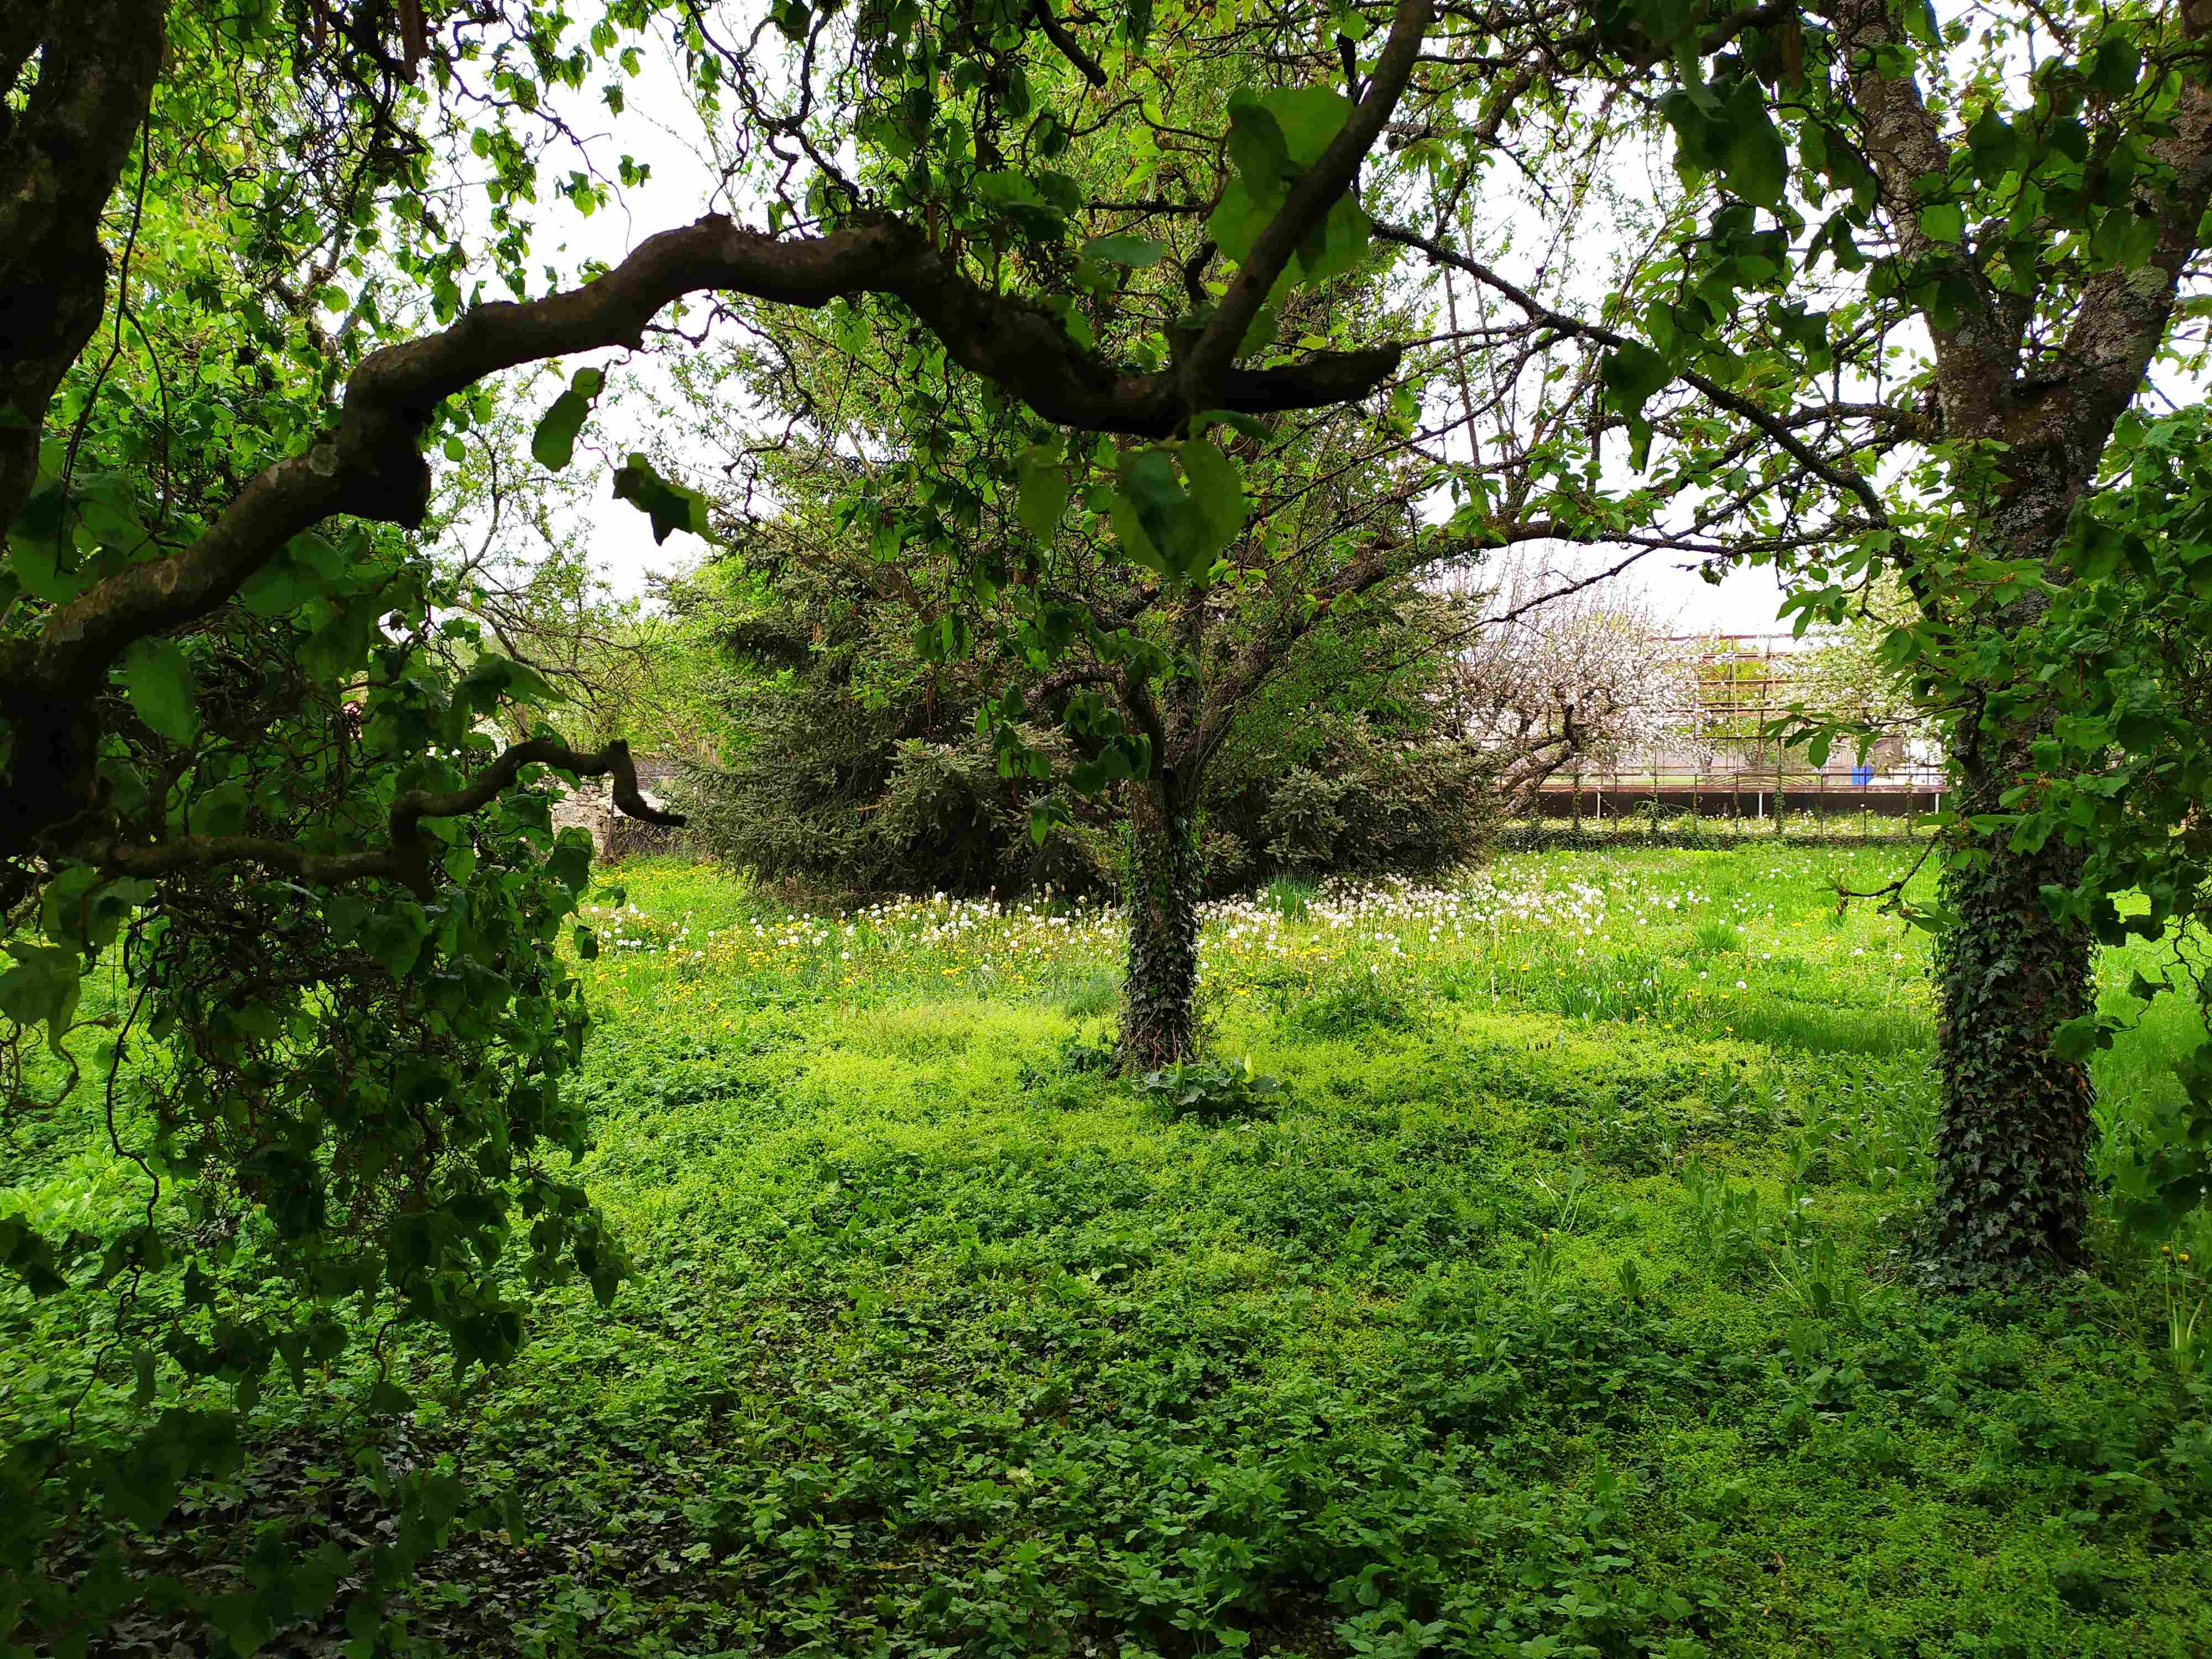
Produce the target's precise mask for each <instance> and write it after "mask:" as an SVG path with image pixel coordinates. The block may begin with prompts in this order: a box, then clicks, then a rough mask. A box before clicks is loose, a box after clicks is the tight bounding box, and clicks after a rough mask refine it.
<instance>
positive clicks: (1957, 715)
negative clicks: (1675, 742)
mask: <svg viewBox="0 0 2212 1659" xmlns="http://www.w3.org/2000/svg"><path fill="white" fill-rule="evenodd" d="M2207 27H2212V13H2208V12H2206V11H2205V10H2204V9H2203V8H2202V7H2198V6H2195V5H2189V4H2184V5H2177V6H2153V5H2143V6H2126V7H2121V8H2118V9H2106V10H2103V11H2100V12H2098V13H2096V14H2095V15H2083V16H2081V17H2078V18H2068V19H2057V18H2054V17H2052V16H2051V15H2049V14H2047V13H2045V12H2044V11H2042V10H2040V9H2034V8H2020V9H2000V10H1998V11H1996V12H1984V13H1978V14H1975V15H1973V16H1972V17H1964V16H1962V17H1960V18H1957V19H1954V20H1951V21H1940V20H1939V19H1938V18H1937V16H1936V14H1935V13H1933V12H1931V11H1929V10H1928V9H1925V8H1923V7H1918V6H1913V5H1900V6H1891V5H1889V4H1887V3H1885V0H1833V3H1825V4H1818V5H1812V6H1804V7H1800V6H1795V5H1790V6H1784V7H1781V8H1767V7H1761V8H1757V9H1730V8H1727V7H1714V8H1710V9H1706V8H1693V9H1691V10H1689V11H1686V12H1685V11H1682V10H1680V9H1673V8H1661V7H1658V6H1656V5H1648V6H1647V5H1643V4H1630V5H1626V6H1623V7H1620V8H1618V9H1605V10H1602V11H1601V12H1599V13H1598V14H1596V15H1595V16H1594V17H1593V19H1592V27H1589V28H1588V29H1587V30H1583V29H1579V28H1577V29H1571V30H1570V31H1569V32H1568V33H1565V35H1563V36H1562V37H1560V38H1559V41H1558V45H1559V50H1560V51H1561V52H1562V53H1565V52H1568V51H1569V50H1570V49H1571V48H1579V49H1582V50H1585V51H1588V52H1590V53H1592V54H1593V56H1594V58H1595V60H1597V61H1591V60H1581V61H1583V62H1589V79H1590V81H1591V82H1593V83H1595V84H1601V85H1605V86H1608V87H1611V88H1616V89H1618V90H1619V91H1621V92H1626V93H1632V94H1634V95H1636V96H1638V97H1641V98H1644V99H1646V100H1650V104H1651V106H1652V107H1654V109H1655V110H1656V112H1657V118H1659V119H1662V120H1663V122H1664V124H1665V132H1666V139H1667V142H1668V145H1669V146H1670V151H1671V159H1672V160H1673V161H1674V166H1675V169H1676V171H1677V173H1678V176H1679V178H1680V181H1681V185H1682V191H1681V194H1680V197H1678V198H1676V199H1675V200H1674V202H1673V203H1672V204H1670V206H1671V210H1672V211H1673V213H1674V228H1673V229H1672V230H1671V231H1670V232H1669V233H1668V234H1666V235H1664V236H1663V237H1662V242H1663V244H1664V246H1665V249H1666V257H1664V258H1658V259H1654V260H1651V261H1650V262H1648V263H1646V264H1644V265H1643V266H1642V267H1641V268H1640V269H1639V270H1638V271H1637V272H1636V273H1634V274H1633V276H1632V280H1630V281H1629V282H1627V283H1623V284H1621V285H1620V288H1619V289H1618V290H1617V291H1616V292H1615V293H1614V294H1613V295H1611V296H1609V297H1608V298H1607V300H1606V301H1602V302H1601V303H1599V304H1597V305H1595V306H1590V307H1572V308H1570V307H1558V306H1555V305H1551V304H1547V303H1546V302H1544V301H1540V300H1537V299H1536V298H1534V296H1531V295H1526V294H1525V293H1522V291H1521V290H1519V289H1518V287H1517V285H1516V284H1515V283H1512V282H1511V281H1510V279H1508V278H1506V277H1504V276H1502V275H1501V274H1500V273H1498V271H1497V270H1494V269H1493V268H1492V267H1491V266H1490V265H1489V264H1486V262H1484V261H1483V260H1481V259H1480V258H1472V257H1469V255H1468V252H1466V251H1465V250H1463V249H1462V248H1459V247H1455V246H1452V245H1451V239H1450V233H1449V227H1448V226H1442V227H1439V228H1437V230H1436V231H1434V232H1429V231H1424V230H1419V229H1416V228H1400V227H1396V226H1392V225H1383V226H1378V228H1377V233H1376V234H1378V235H1381V236H1383V237H1386V238H1390V239H1395V240H1398V241H1400V242H1401V244H1402V245H1404V246H1411V247H1416V248H1419V249H1421V250H1423V251H1424V252H1427V253H1428V254H1429V255H1430V257H1431V258H1432V259H1433V260H1435V261H1436V262H1437V264H1440V265H1443V266H1448V267H1449V268H1451V269H1453V270H1456V271H1458V272H1460V273H1461V274H1462V275H1464V276H1467V277H1468V278H1469V279H1471V280H1472V281H1473V282H1474V283H1475V284H1477V285H1478V286H1479V287H1480V289H1483V290H1484V291H1486V292H1488V293H1490V294H1492V295H1495V296H1497V297H1498V301H1499V302H1500V303H1501V304H1504V305H1509V306H1510V307H1513V308H1514V309H1515V310H1516V312H1517V313H1519V314H1520V315H1522V316H1524V317H1527V318H1529V319H1536V320H1541V321H1542V322H1544V323H1546V324H1547V325H1549V326H1552V327H1553V328H1557V329H1559V330H1560V331H1563V332H1571V333H1573V334H1574V335H1575V336H1576V337H1579V338H1582V339H1584V340H1589V341H1593V342H1596V343H1600V344H1601V345H1602V347H1603V348H1604V350H1605V361H1604V365H1603V370H1602V380H1603V386H1604V395H1605V398H1606V402H1607V411H1608V415H1607V418H1608V419H1609V420H1612V421H1617V422H1618V423H1619V427H1618V430H1619V432H1620V435H1621V436H1622V437H1625V438H1626V441H1627V448H1628V450H1629V453H1630V457H1629V458H1630V459H1631V461H1632V464H1633V465H1636V466H1637V467H1639V468H1643V469H1645V470H1646V475H1647V476H1648V477H1650V479H1651V480H1652V482H1653V483H1655V484H1656V485H1657V486H1658V493H1659V494H1660V495H1662V497H1666V496H1679V497H1680V500H1681V501H1685V502H1697V503H1699V504H1700V510H1703V509H1704V507H1705V505H1707V504H1709V503H1710V502H1711V501H1712V500H1714V499H1715V498H1717V497H1718V498H1727V497H1733V498H1734V499H1735V500H1736V501H1737V502H1738V503H1739V508H1740V510H1739V512H1738V514H1737V517H1736V520H1735V532H1734V539H1735V552H1734V554H1733V555H1732V556H1735V557H1740V558H1755V559H1759V560H1762V561H1767V562H1773V563H1775V564H1777V565H1778V566H1779V567H1781V568H1782V569H1783V570H1784V574H1785V575H1786V577H1787V578H1788V580H1789V581H1790V586H1791V590H1792V592H1791V597H1790V606H1791V607H1792V608H1794V609H1796V610H1797V611H1800V612H1802V614H1804V615H1805V616H1806V617H1808V619H1811V618H1820V617H1826V618H1827V619H1830V620H1836V621H1840V620H1841V619H1842V617H1843V616H1844V613H1845V611H1846V610H1847V608H1848V606H1849V604H1850V597H1851V595H1852V593H1853V592H1854V591H1856V590H1858V589H1861V588H1863V587H1864V586H1867V585H1868V584H1870V583H1879V582H1881V581H1883V580H1887V579H1891V578H1894V579H1895V580H1898V581H1899V582H1900V583H1901V584H1902V585H1903V586H1904V588H1905V591H1906V592H1908V593H1909V594H1910V595H1911V600H1912V604H1913V614H1912V615H1911V617H1910V618H1909V619H1908V620H1906V621H1905V623H1902V624H1900V625H1899V626H1898V627H1897V628H1895V629H1893V630H1892V631H1891V633H1890V635H1889V637H1888V640H1887V644H1886V647H1885V653H1886V656H1887V659H1888V660H1889V661H1890V662H1891V663H1893V665H1895V666H1896V667H1897V668H1898V669H1899V671H1902V672H1904V673H1905V674H1907V675H1909V676H1910V678H1911V680H1912V682H1913V684H1914V686H1915V688H1916V695H1917V698H1918V700H1919V702H1920V704H1921V706H1922V708H1923V709H1925V710H1927V711H1928V712H1929V714H1931V715H1932V716H1933V717H1935V718H1936V719H1937V720H1940V722H1941V723H1942V728H1943V730H1944V732H1945V736H1946V740H1947V743H1948V750H1949V756H1950V763H1951V766H1952V769H1953V771H1954V774H1955V782H1954V787H1955V788H1956V789H1957V791H1958V792H1959V796H1958V799H1959V805H1958V810H1957V811H1955V812H1954V813H1952V814H1950V815H1949V816H1948V818H1947V826H1948V836H1947V840H1946V850H1945V859H1944V877H1943V904H1942V909H1941V913H1940V914H1939V915H1937V916H1936V917H1934V918H1932V919H1933V920H1936V921H1942V922H1943V923H1944V924H1945V925H1944V927H1943V939H1942V949H1941V952H1940V969H1939V979H1940V984H1941V1000H1942V1020H1941V1026H1940V1029H1941V1061H1942V1075H1943V1079H1944V1088H1945V1106H1944V1110H1943V1114H1942V1129H1941V1134H1940V1146H1939V1159H1938V1167H1939V1171H1940V1182H1939V1194H1938V1196H1937V1199H1936V1203H1935V1205H1934V1206H1933V1208H1932V1211H1931V1212H1930V1214H1929V1218H1928V1226H1927V1229H1926V1243H1927V1245H1928V1249H1929V1255H1930V1257H1931V1260H1932V1261H1934V1262H1935V1263H1936V1265H1937V1266H1938V1267H1939V1268H1940V1270H1941V1271H1942V1273H1944V1274H1946V1275H1947V1276H1950V1277H1954V1278H1956V1279H1962V1280H1966V1281H1975V1282H1978V1281H1983V1280H1987V1279H2008V1278H2015V1277H2018V1276H2020V1275H2022V1274H2025V1273H2033V1272H2037V1271H2040V1270H2041V1269H2042V1268H2043V1267H2045V1266H2047V1265H2049V1264H2051V1263H2053V1262H2057V1263H2067V1262H2072V1261H2078V1260H2079V1259H2080V1258H2081V1252H2082V1249H2083V1237H2084V1229H2085V1226H2086V1224H2087V1214H2088V1201H2087V1200H2088V1147H2089V1137H2090V1134H2091V1133H2092V1117H2091V1091H2090V1085H2089V1081H2088V1078H2087V1073H2086V1071H2085V1070H2084V1069H2083V1066H2082V1065H2081V1058H2082V1054H2083V1052H2084V1051H2083V1048H2082V1046H2081V1033H2082V1032H2083V1031H2085V1030H2091V1029H2093V1025H2094V1021H2093V1018H2092V1017H2091V1009H2090V959H2091V951H2092V949H2093V944H2094V941H2095V939H2096V938H2097V937H2098V936H2099V933H2100V931H2101V932H2104V933H2110V932H2112V930H2113V927H2115V926H2116V924H2110V923H2100V922H2098V921H2094V920H2093V918H2096V917H2100V916H2105V915H2107V913H2108V912H2109V910H2110V904H2111V894H2110V893H2109V892H2108V891H2103V890H2100V889H2099V887H2098V886H2097V884H2096V881H2095V876H2096V875H2097V873H2098V872H2105V871H2109V870H2110V869H2111V867H2112V866H2111V863H2110V861H2108V860H2105V859H2104V858H2102V857H2100V856H2090V855H2092V854H2094V851H2095V844H2094V836H2095V834H2096V833H2097V831H2096V830H2095V829H2092V828H2091V827H2090V826H2088V825H2087V824H2085V823H2080V822H2075V821H2071V820H2065V819H2063V818H2061V817H2055V816H2054V815H2053V814H2052V813H2051V811H2050V810H2049V809H2048V807H2047V806H2046V805H2045V802H2046V799H2047V792H2048V791H2049V790H2050V789H2051V787H2052V785H2053V779H2052V777H2051V769H2050V765H2049V762H2050V760H2051V758H2054V757H2055V753H2054V751H2052V750H2051V749H2050V747H2049V746H2050V745H2051V744H2054V743H2057V744H2061V745H2062V746H2063V739H2062V738H2059V737H2058V736H2057V720H2058V719H2059V718H2060V714H2061V711H2062V707H2063V700H2062V699H2061V698H2060V697H2059V696H2057V694H2056V692H2055V691H2054V690H2053V689H2052V688H2053V680H2052V675H2053V673H2054V671H2058V670H2059V669H2060V668H2061V667H2062V665H2060V664H2058V663H2057V662H2056V661H2054V660H2053V659H2046V658H2043V657H2040V656H2029V655H2027V654H2025V652H2024V649H2023V647H2042V646H2044V645H2045V644H2047V643H2048V642H2049V641H2050V640H2051V638H2052V637H2053V636H2052V635H2051V633H2050V632H2049V631H2048V630H2046V629H2045V627H2044V626H2043V622H2044V619H2045V617H2047V616H2048V615H2049V613H2050V612H2051V608H2052V606H2053V604H2054V602H2055V600H2056V599H2057V598H2058V596H2060V595H2063V593H2064V592H2066V590H2067V589H2068V588H2069V586H2071V585H2072V584H2073V583H2074V582H2075V581H2076V580H2079V578H2080V577H2081V574H2082V572H2083V570H2084V569H2085V568H2091V569H2093V568H2096V567H2095V564H2094V560H2093V556H2092V555H2091V554H2090V552H2089V551H2088V549H2087V546H2085V544H2084V542H2083V540H2082V538H2083V537H2084V536H2085V535H2087V534H2088V533H2089V531H2090V526H2092V524H2093V518H2085V516H2084V511H2083V507H2084V501H2085V497H2086V496H2087V492H2088V491H2089V489H2090V487H2091V485H2092V483H2093V480H2094V479H2095V478H2096V477H2097V476H2098V474H2099V471H2100V467H2101V466H2103V465H2105V464H2106V458H2107V456H2108V455H2109V454H2110V453H2111V452H2112V444H2113V441H2114V437H2115V434H2116V432H2118V431H2119V430H2120V428H2121V425H2122V422H2123V421H2124V418H2125V417H2127V416H2128V413H2129V411H2130V408H2131V407H2132V406H2133V405H2134V404H2135V403H2136V400H2137V399H2138V398H2139V397H2141V396H2142V393H2143V392H2144V390H2145V387H2146V385H2147V377H2148V376H2149V375H2150V374H2152V372H2153V371H2154V369H2155V368H2157V367H2158V366H2160V364H2161V363H2162V362H2172V363H2176V364H2179V365H2184V366H2186V365H2190V364H2194V363H2197V362H2200V361H2201V346H2200V345H2199V343H2198V333H2199V329H2200V322H2199V319H2197V317H2196V314H2195V313H2197V311H2198V310H2199V309H2201V307H2198V306H2197V304H2196V302H2195V301H2185V300H2184V298H2183V295H2184V290H2185V285H2187V284H2188V283H2189V282H2190V280H2191V278H2190V272H2191V268H2192V265H2193V263H2194V261H2195V260H2196V259H2197V255H2198V252H2199V251H2200V248H2201V246H2202V237H2203V223H2204V212H2205V208H2206V204H2207V200H2208V197H2209V196H2212V83H2208V81H2207V78H2206V71H2205V70H2204V68H2203V45H2202V42H2203V34H2204V32H2205V30H2206V28H2207ZM1562 61H1569V60H1567V59H1565V58H1562ZM1576 118H1577V117H1576V116H1575V115H1574V114H1573V113H1571V112H1570V113H1569V114H1568V115H1567V116H1565V120H1566V121H1567V122H1568V123H1569V124H1570V125H1571V124H1572V122H1573V121H1574V120H1575V119H1576ZM1468 130H1469V129H1468V128H1466V127H1462V131H1468ZM1824 301H1825V302H1826V307H1825V308H1823V302H1824ZM1674 510H1675V511H1677V512H1680V510H1682V509H1680V507H1678V508H1676V509H1674ZM1662 523H1663V521H1662ZM1710 539H1711V530H1710V527H1709V526H1708V527H1706V528H1705V529H1703V530H1702V531H1701V532H1700V534H1699V537H1698V538H1696V543H1695V544H1696V545H1698V546H1699V549H1700V550H1703V549H1704V548H1705V547H1706V546H1708V545H1710ZM1686 544H1688V543H1687V542H1686ZM2089 545H2093V544H2089ZM2143 574H2144V579H2145V580H2148V579H2149V578H2148V569H2146V571H2145V572H2144V573H2143ZM1808 735H1809V736H1810V737H1811V741H1812V744H1813V746H1814V749H1815V750H1816V751H1820V750H1824V749H1825V747H1826V739H1825V738H1823V737H1821V736H1820V735H1819V734H1817V733H1813V734H1808ZM2177 827H2178V826H2177V823H2175V822H2174V821H2173V820H2172V819H2170V818H2169V819H2167V820H2166V821H2165V822H2163V823H2160V822H2157V821H2155V820H2147V821H2144V822H2143V823H2140V824H2138V825H2136V827H2135V828H2134V829H2131V831H2130V835H2131V836H2140V837H2147V838H2148V840H2149V841H2151V842H2155V841H2157V840H2159V839H2160V838H2162V837H2166V836H2171V834H2172V831H2173V829H2175V828H2177ZM2085 856H2088V857H2089V862H2088V863H2086V864H2085ZM2169 915H2170V913H2168V912H2166V911H2165V910H2163V909H2160V910H2156V911H2154V914H2153V915H2149V916H2148V917H2143V918H2140V919H2138V920H2136V921H2134V922H2133V923H2131V924H2130V925H2132V926H2134V927H2137V928H2138V929H2144V928H2148V929H2151V930H2156V929H2158V928H2160V927H2164V926H2165V925H2166V921H2168V920H2169Z"/></svg>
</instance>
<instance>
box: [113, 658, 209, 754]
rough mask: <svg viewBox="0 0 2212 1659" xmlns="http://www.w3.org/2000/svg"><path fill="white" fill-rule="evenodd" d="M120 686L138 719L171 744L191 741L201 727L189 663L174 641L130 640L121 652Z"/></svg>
mask: <svg viewBox="0 0 2212 1659" xmlns="http://www.w3.org/2000/svg"><path fill="white" fill-rule="evenodd" d="M123 689H124V690H125V691H126V692H127V693H129V695H130V697H131V708H134V709H136V710H137V714H138V718H139V719H140V720H143V721H145V722H146V724H147V725H149V726H152V727H153V728H154V730H155V731H156V732H159V733H161V736H163V737H165V738H168V740H169V741H170V742H172V743H190V742H191V740H192V737H193V734H194V733H196V732H198V730H199V729H200V715H199V708H198V703H197V697H196V696H195V694H194V691H193V686H192V667H191V663H190V662H189V661H187V660H186V659H185V652H184V647H182V646H179V644H178V643H177V642H176V641H174V640H160V639H145V640H137V641H132V643H131V648H130V649H129V650H128V651H126V652H125V653H123Z"/></svg>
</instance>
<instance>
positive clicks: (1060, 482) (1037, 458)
mask: <svg viewBox="0 0 2212 1659" xmlns="http://www.w3.org/2000/svg"><path fill="white" fill-rule="evenodd" d="M1019 470H1020V476H1021V493H1020V495H1019V496H1018V499H1017V501H1016V502H1015V507H1014V511H1015V513H1016V514H1017V515H1018V517H1019V518H1020V519H1021V521H1022V527H1023V528H1024V529H1025V530H1027V531H1028V532H1030V535H1032V536H1034V537H1036V538H1037V539H1038V540H1039V541H1041V542H1045V543H1050V542H1051V540H1052V538H1053V537H1054V534H1055V533H1056V532H1058V530H1059V529H1060V515H1061V514H1062V513H1065V512H1066V510H1067V489H1068V483H1067V473H1066V471H1065V470H1064V469H1063V468H1062V467H1061V465H1060V454H1059V452H1058V450H1057V449H1055V448H1054V447H1051V446H1049V445H1046V444H1032V445H1031V446H1030V447H1029V448H1027V449H1025V450H1024V451H1023V452H1022V459H1021V463H1020V469H1019Z"/></svg>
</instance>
